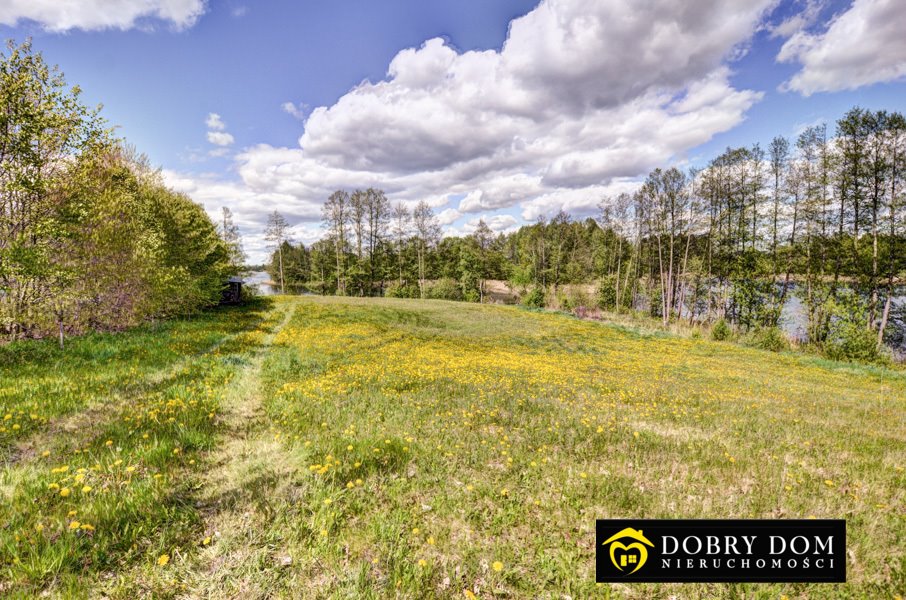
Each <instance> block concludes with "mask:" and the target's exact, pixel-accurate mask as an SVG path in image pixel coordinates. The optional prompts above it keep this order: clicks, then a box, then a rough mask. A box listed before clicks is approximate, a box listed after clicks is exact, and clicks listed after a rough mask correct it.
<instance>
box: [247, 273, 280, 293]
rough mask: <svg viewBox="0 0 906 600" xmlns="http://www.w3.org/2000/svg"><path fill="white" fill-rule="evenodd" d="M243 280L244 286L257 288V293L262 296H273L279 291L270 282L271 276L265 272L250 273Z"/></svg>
mask: <svg viewBox="0 0 906 600" xmlns="http://www.w3.org/2000/svg"><path fill="white" fill-rule="evenodd" d="M243 279H244V281H245V284H246V285H253V286H255V287H256V288H258V293H260V294H261V295H262V296H273V295H274V294H277V293H279V290H278V289H277V288H276V287H275V286H274V285H273V282H272V281H271V276H270V275H269V274H268V273H267V272H266V271H252V272H250V273H248V274H247V275H246V276H245V277H244V278H243Z"/></svg>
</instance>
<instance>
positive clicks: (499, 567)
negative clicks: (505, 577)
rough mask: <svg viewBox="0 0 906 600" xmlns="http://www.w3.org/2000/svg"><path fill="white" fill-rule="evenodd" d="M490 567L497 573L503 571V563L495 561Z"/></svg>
mask: <svg viewBox="0 0 906 600" xmlns="http://www.w3.org/2000/svg"><path fill="white" fill-rule="evenodd" d="M491 567H493V569H494V570H495V571H496V572H498V573H500V572H501V571H503V563H502V562H500V561H499V560H495V561H494V564H492V565H491Z"/></svg>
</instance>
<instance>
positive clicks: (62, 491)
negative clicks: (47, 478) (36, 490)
mask: <svg viewBox="0 0 906 600" xmlns="http://www.w3.org/2000/svg"><path fill="white" fill-rule="evenodd" d="M69 493H70V489H69V488H68V487H64V488H63V489H62V490H60V495H61V496H63V497H64V498H65V497H66V496H68V495H69Z"/></svg>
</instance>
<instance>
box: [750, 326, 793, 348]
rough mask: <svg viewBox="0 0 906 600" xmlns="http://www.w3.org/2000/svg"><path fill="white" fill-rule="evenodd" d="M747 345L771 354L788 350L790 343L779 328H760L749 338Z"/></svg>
mask: <svg viewBox="0 0 906 600" xmlns="http://www.w3.org/2000/svg"><path fill="white" fill-rule="evenodd" d="M749 345H751V346H754V347H756V348H761V349H762V350H770V351H771V352H783V351H784V350H789V349H790V341H789V340H788V339H787V337H786V335H785V334H784V333H783V331H781V330H780V328H779V327H760V328H758V329H756V330H755V331H754V332H753V333H752V335H751V336H750V340H749Z"/></svg>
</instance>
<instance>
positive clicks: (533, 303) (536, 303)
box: [522, 286, 544, 308]
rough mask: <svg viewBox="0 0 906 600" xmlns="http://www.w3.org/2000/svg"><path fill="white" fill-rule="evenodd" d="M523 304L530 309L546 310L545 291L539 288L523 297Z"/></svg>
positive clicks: (533, 289)
mask: <svg viewBox="0 0 906 600" xmlns="http://www.w3.org/2000/svg"><path fill="white" fill-rule="evenodd" d="M522 304H523V305H524V306H528V307H530V308H544V289H543V288H540V287H538V286H535V287H533V288H532V290H531V291H530V292H529V293H528V294H526V295H525V296H523V297H522Z"/></svg>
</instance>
